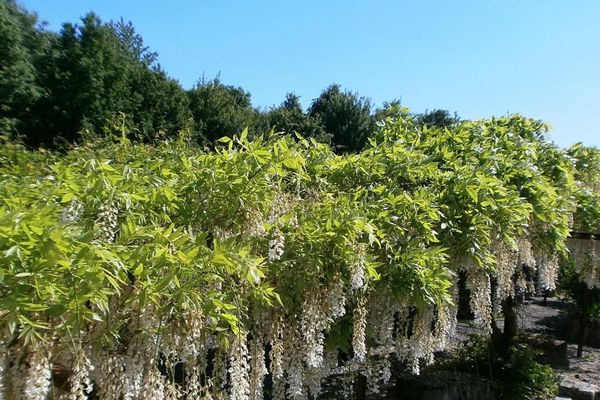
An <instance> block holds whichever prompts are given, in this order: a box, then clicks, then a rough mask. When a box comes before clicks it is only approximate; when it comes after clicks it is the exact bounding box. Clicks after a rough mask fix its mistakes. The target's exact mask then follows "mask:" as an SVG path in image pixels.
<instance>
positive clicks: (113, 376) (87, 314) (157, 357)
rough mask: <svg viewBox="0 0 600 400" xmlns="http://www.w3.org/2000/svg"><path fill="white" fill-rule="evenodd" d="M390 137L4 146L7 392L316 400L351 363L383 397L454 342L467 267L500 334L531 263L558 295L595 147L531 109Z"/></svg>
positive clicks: (488, 325) (399, 124) (1, 283)
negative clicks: (393, 363)
mask: <svg viewBox="0 0 600 400" xmlns="http://www.w3.org/2000/svg"><path fill="white" fill-rule="evenodd" d="M382 125H383V126H382V127H381V129H380V132H379V133H378V135H377V136H376V137H374V138H372V140H371V142H370V144H369V146H367V148H365V150H364V151H363V152H361V153H360V154H349V155H343V156H339V155H335V154H334V153H333V152H332V151H331V150H330V149H329V148H328V147H327V146H326V145H322V144H318V143H316V142H314V141H309V140H300V139H295V138H291V137H288V136H283V135H273V134H271V135H266V136H265V137H256V138H253V139H252V140H249V139H248V138H247V136H246V134H242V135H241V137H239V138H235V139H233V140H231V139H223V140H222V146H221V147H219V148H218V149H217V150H216V151H215V152H212V153H204V152H200V151H199V150H198V149H196V148H194V147H189V146H187V145H186V141H185V140H184V139H185V138H183V137H182V138H181V140H177V141H172V142H165V143H159V144H154V145H142V144H132V143H129V142H128V141H127V140H123V139H120V140H118V141H116V142H115V143H111V142H109V141H99V142H98V143H91V144H87V145H85V146H81V147H77V148H73V149H72V150H70V151H69V152H67V153H66V154H60V155H59V154H54V153H48V152H44V151H37V152H29V151H25V150H24V149H22V148H21V147H19V146H18V145H13V144H5V145H3V146H2V147H1V148H0V250H1V251H2V252H3V258H2V264H1V266H0V330H1V331H0V332H1V334H0V342H1V343H0V344H1V346H0V398H2V397H4V398H9V399H20V398H23V399H46V398H69V399H84V398H86V396H87V395H88V394H89V393H91V392H92V391H93V393H94V395H95V396H97V397H98V398H102V399H148V398H157V399H163V398H164V399H176V398H181V397H182V396H187V398H189V399H196V398H199V399H224V398H230V399H236V400H237V399H262V398H263V397H264V396H265V394H266V392H265V386H264V385H265V382H266V380H267V378H268V381H269V382H270V386H271V388H270V392H269V393H267V394H268V396H269V397H271V398H273V399H286V398H287V399H304V398H309V397H311V396H312V397H315V396H317V395H318V393H319V391H320V385H321V381H322V378H323V377H324V376H326V375H327V374H328V372H329V371H330V370H331V369H332V368H335V367H336V366H338V365H339V362H340V359H343V357H339V355H340V354H341V353H344V354H346V357H345V358H346V359H347V361H345V362H347V363H357V364H361V365H363V366H364V371H365V374H367V375H368V380H369V384H370V390H372V391H376V390H377V384H378V383H379V382H386V381H387V380H388V379H389V378H390V374H391V372H390V359H389V357H390V355H392V354H393V355H395V357H397V358H398V359H400V360H402V361H404V362H405V363H406V365H407V367H408V368H411V369H412V370H413V371H415V372H418V371H419V368H420V367H421V365H422V364H423V363H428V362H431V361H432V360H433V353H434V351H436V350H438V349H442V348H443V347H444V346H445V345H446V343H447V342H448V340H451V339H452V335H453V332H454V328H455V322H456V304H457V302H456V296H457V288H458V284H457V281H458V278H457V276H458V274H459V273H464V274H465V275H466V282H467V286H468V287H469V289H470V291H471V299H470V303H471V308H472V310H473V312H474V314H475V317H476V321H477V322H478V323H479V324H480V325H481V326H482V327H483V328H484V329H486V330H488V331H490V332H491V331H492V330H493V328H494V325H495V322H494V320H493V312H492V311H493V307H494V305H496V306H501V305H503V304H507V303H506V301H507V300H508V299H511V298H512V297H514V291H515V288H516V287H519V286H523V287H526V286H527V282H526V281H525V279H524V278H525V276H526V275H527V274H526V272H527V271H526V270H525V269H524V267H526V268H528V269H529V271H528V273H532V271H535V273H536V274H537V276H538V281H539V282H540V285H542V287H543V288H546V289H553V288H554V287H555V282H556V277H557V274H558V268H559V264H560V260H561V259H562V258H563V257H565V256H566V255H567V249H566V247H565V240H566V238H567V237H568V235H569V231H570V223H571V222H572V221H571V220H572V217H573V214H574V213H575V216H576V219H577V216H578V215H579V214H581V213H579V214H578V211H577V210H580V209H581V207H579V206H580V205H581V204H583V203H578V202H577V201H576V199H577V193H578V189H579V186H578V185H579V184H578V182H579V181H578V180H576V179H575V174H576V171H577V163H576V162H574V160H577V157H576V156H577V154H575V155H573V154H574V153H567V152H566V151H564V150H561V149H558V148H557V147H555V146H554V145H552V144H551V143H548V142H547V141H546V140H545V139H544V135H543V134H544V131H545V126H544V125H543V124H542V123H541V122H539V121H534V120H530V119H526V118H523V117H521V116H518V115H517V116H512V117H506V118H499V119H492V120H482V121H472V122H463V123H461V124H458V125H457V126H456V127H455V128H453V129H451V130H448V129H444V130H440V129H429V128H427V127H425V128H419V127H416V126H413V124H412V122H411V120H410V118H404V117H401V116H397V117H396V118H388V119H387V120H385V121H382ZM579 149H582V148H579ZM586 154H587V153H586ZM573 157H575V158H573ZM578 207H579V208H578ZM594 268H595V269H596V270H597V267H596V266H595V265H594ZM596 276H597V275H596ZM382 348H383V349H388V351H384V352H381V351H378V356H377V357H373V354H374V353H375V352H376V350H377V349H382ZM381 354H383V355H381ZM59 371H62V372H59ZM60 377H63V378H64V379H62V380H61V379H59V378H60Z"/></svg>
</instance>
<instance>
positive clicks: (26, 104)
mask: <svg viewBox="0 0 600 400" xmlns="http://www.w3.org/2000/svg"><path fill="white" fill-rule="evenodd" d="M48 35H49V34H47V33H46V32H44V31H43V30H42V29H41V28H40V27H39V26H38V20H37V16H36V15H35V14H31V13H29V12H27V11H26V10H25V9H23V8H22V7H20V6H19V5H18V4H17V3H16V2H15V1H14V0H1V1H0V134H3V135H6V136H8V137H14V136H16V135H18V134H22V133H23V131H24V130H25V129H24V128H25V127H24V126H23V120H24V119H26V118H27V117H28V115H29V114H30V113H31V109H32V107H33V105H34V104H35V102H36V101H37V100H38V99H39V98H40V97H41V96H42V95H43V92H44V90H43V88H42V87H40V85H39V83H38V82H37V70H36V65H37V64H38V63H39V61H40V57H41V56H42V54H43V52H44V51H45V48H46V46H47V38H48Z"/></svg>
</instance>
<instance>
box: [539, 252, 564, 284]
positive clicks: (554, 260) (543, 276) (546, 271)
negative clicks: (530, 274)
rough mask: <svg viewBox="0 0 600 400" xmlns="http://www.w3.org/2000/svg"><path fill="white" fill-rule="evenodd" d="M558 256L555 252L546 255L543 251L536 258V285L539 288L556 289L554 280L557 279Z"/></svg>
mask: <svg viewBox="0 0 600 400" xmlns="http://www.w3.org/2000/svg"><path fill="white" fill-rule="evenodd" d="M559 268H560V266H559V264H558V257H557V255H556V254H552V255H548V254H546V253H545V252H544V253H542V255H541V256H540V257H539V258H538V265H537V270H538V285H539V289H540V290H542V291H545V290H554V289H556V280H557V279H558V271H559Z"/></svg>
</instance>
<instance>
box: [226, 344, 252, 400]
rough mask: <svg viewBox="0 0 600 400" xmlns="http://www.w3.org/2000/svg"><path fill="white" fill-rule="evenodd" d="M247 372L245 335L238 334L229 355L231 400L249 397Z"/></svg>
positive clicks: (248, 366)
mask: <svg viewBox="0 0 600 400" xmlns="http://www.w3.org/2000/svg"><path fill="white" fill-rule="evenodd" d="M249 370H250V364H249V363H248V347H247V344H246V334H239V335H236V337H235V338H234V340H233V343H232V344H231V346H230V353H229V376H230V386H231V388H230V394H229V398H230V399H231V400H247V399H248V396H250V382H249V375H248V373H249Z"/></svg>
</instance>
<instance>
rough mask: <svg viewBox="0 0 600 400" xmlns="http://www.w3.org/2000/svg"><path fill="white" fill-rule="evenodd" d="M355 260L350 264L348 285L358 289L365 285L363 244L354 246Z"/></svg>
mask: <svg viewBox="0 0 600 400" xmlns="http://www.w3.org/2000/svg"><path fill="white" fill-rule="evenodd" d="M356 247H357V248H356V260H355V261H354V263H353V264H352V265H351V266H350V287H351V288H352V290H360V289H362V288H364V287H365V284H366V281H367V277H366V273H365V245H362V244H361V245H358V246H356Z"/></svg>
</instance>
